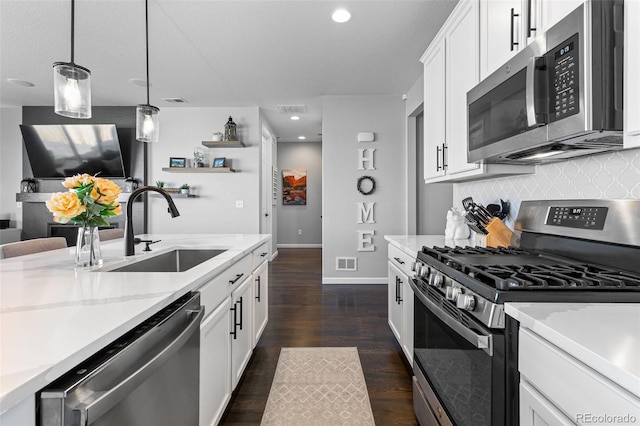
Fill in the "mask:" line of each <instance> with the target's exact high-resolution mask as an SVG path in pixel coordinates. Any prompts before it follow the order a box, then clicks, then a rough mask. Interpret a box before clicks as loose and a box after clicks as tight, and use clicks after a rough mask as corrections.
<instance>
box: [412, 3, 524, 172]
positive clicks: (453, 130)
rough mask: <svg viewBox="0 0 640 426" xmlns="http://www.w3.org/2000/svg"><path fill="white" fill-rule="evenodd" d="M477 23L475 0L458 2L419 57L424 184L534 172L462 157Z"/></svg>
mask: <svg viewBox="0 0 640 426" xmlns="http://www.w3.org/2000/svg"><path fill="white" fill-rule="evenodd" d="M479 21H480V18H479V1H478V0H460V2H459V3H458V5H457V6H456V8H455V9H454V10H453V12H452V13H451V15H450V16H449V18H448V19H447V22H445V24H444V25H443V27H442V28H441V29H440V32H439V33H438V35H437V36H436V37H435V39H434V40H433V42H432V43H431V45H430V46H429V48H428V49H427V51H426V52H425V53H424V55H423V56H422V58H421V59H420V61H421V62H422V63H423V64H424V179H425V182H426V183H433V182H442V181H462V180H469V179H479V178H482V177H489V176H498V175H507V174H518V173H533V171H534V170H535V168H534V167H533V166H512V165H502V164H490V165H489V164H484V163H482V162H477V163H474V162H471V163H470V162H468V161H467V135H468V125H467V92H468V91H469V90H470V89H471V88H473V87H474V86H475V85H476V84H478V83H479V82H480V28H479Z"/></svg>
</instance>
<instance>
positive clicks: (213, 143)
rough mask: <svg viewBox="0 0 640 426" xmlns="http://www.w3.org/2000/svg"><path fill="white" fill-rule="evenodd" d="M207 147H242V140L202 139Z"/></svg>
mask: <svg viewBox="0 0 640 426" xmlns="http://www.w3.org/2000/svg"><path fill="white" fill-rule="evenodd" d="M202 145H204V146H206V147H207V148H244V143H243V142H242V141H202Z"/></svg>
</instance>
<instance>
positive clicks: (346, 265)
mask: <svg viewBox="0 0 640 426" xmlns="http://www.w3.org/2000/svg"><path fill="white" fill-rule="evenodd" d="M356 270H358V259H357V258H355V257H336V271H356Z"/></svg>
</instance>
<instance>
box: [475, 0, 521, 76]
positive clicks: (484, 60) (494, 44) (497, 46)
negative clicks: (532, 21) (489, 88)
mask: <svg viewBox="0 0 640 426" xmlns="http://www.w3.org/2000/svg"><path fill="white" fill-rule="evenodd" d="M512 9H513V15H514V16H513V18H512V16H511V15H512V13H511V10H512ZM516 15H517V16H516ZM523 19H524V14H523V13H522V0H480V34H481V36H480V43H481V45H480V54H481V57H480V58H481V59H480V60H481V68H480V69H481V78H485V77H487V76H488V75H489V74H491V73H492V72H494V71H495V70H496V69H498V67H500V66H502V65H503V64H504V63H505V62H507V61H508V60H509V59H510V58H511V57H512V56H513V55H515V54H516V53H518V50H520V49H521V48H522V47H523V46H522V43H521V41H522V40H521V38H522V35H521V34H522V31H521V30H520V29H521V27H522V22H523ZM512 41H513V43H514V44H512ZM515 43H517V44H515Z"/></svg>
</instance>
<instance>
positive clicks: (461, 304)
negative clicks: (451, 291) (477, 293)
mask: <svg viewBox="0 0 640 426" xmlns="http://www.w3.org/2000/svg"><path fill="white" fill-rule="evenodd" d="M456 306H457V307H458V308H460V309H464V310H465V311H473V308H475V307H476V298H475V297H473V295H471V294H461V295H459V296H458V300H456Z"/></svg>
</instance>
